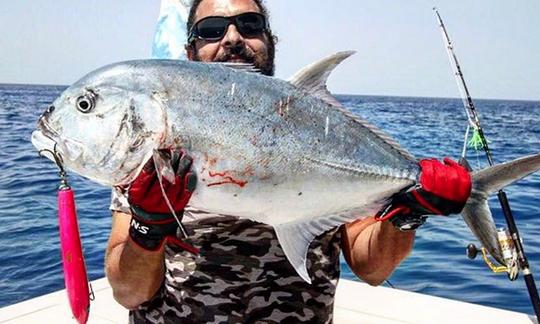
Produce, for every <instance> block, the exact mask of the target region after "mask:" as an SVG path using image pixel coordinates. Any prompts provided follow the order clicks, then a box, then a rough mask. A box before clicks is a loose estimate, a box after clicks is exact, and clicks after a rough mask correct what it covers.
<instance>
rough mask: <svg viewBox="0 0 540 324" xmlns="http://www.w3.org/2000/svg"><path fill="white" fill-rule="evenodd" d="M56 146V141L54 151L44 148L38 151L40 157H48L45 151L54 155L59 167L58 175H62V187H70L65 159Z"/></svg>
mask: <svg viewBox="0 0 540 324" xmlns="http://www.w3.org/2000/svg"><path fill="white" fill-rule="evenodd" d="M56 147H57V143H54V147H53V150H52V151H51V150H49V149H42V150H39V151H38V154H39V156H40V157H46V156H45V155H44V154H43V153H49V154H50V155H51V156H52V157H53V159H54V163H55V164H56V166H57V167H58V169H59V171H58V175H59V176H60V189H63V188H69V186H68V184H67V179H66V170H65V168H64V159H63V158H62V155H60V153H59V152H58V150H57V149H56Z"/></svg>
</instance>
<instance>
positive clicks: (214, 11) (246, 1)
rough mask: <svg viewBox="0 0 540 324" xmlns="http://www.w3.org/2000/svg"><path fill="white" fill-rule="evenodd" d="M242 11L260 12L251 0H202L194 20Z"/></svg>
mask: <svg viewBox="0 0 540 324" xmlns="http://www.w3.org/2000/svg"><path fill="white" fill-rule="evenodd" d="M243 12H260V10H259V7H258V6H257V4H256V3H255V2H254V1H253V0H203V1H202V2H201V4H200V5H199V7H198V8H197V12H196V15H195V21H199V20H201V19H202V18H204V17H208V16H234V15H238V14H241V13H243Z"/></svg>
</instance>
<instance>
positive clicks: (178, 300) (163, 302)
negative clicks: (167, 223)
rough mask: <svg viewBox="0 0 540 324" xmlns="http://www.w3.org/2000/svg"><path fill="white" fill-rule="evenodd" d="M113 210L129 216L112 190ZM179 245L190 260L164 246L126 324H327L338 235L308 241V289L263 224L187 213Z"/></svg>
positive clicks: (332, 233) (336, 275)
mask: <svg viewBox="0 0 540 324" xmlns="http://www.w3.org/2000/svg"><path fill="white" fill-rule="evenodd" d="M111 209H112V210H118V211H123V212H128V213H129V207H128V204H127V199H125V197H124V196H121V195H119V194H118V193H116V192H115V191H113V198H112V203H111ZM184 225H185V227H186V230H187V232H188V235H189V238H187V239H184V241H185V242H187V243H189V244H191V245H193V246H194V247H196V248H198V249H200V255H198V256H195V255H193V254H191V253H189V252H186V251H184V250H182V249H180V248H178V247H176V246H174V245H169V246H166V248H165V266H166V269H165V279H164V282H163V285H162V287H161V289H160V290H159V291H158V293H157V294H156V295H155V296H154V297H153V298H152V299H151V300H150V301H148V302H146V303H144V304H142V305H141V306H140V307H139V308H138V309H137V310H134V311H131V312H130V323H299V322H304V323H331V322H332V313H333V306H334V305H333V303H334V294H335V290H336V285H337V282H338V279H339V253H340V231H339V230H338V229H337V228H336V229H333V230H331V231H329V232H327V233H324V234H322V235H320V236H319V237H317V238H316V239H315V240H314V241H313V242H312V244H311V246H310V249H309V252H308V258H307V268H308V271H309V273H310V276H311V279H312V284H308V283H306V282H305V281H304V280H303V279H302V278H300V277H299V276H298V275H297V274H296V271H295V270H294V268H293V267H292V266H291V265H290V263H289V262H288V261H287V259H286V258H285V255H284V254H283V250H282V249H281V247H280V245H279V243H278V240H277V238H276V233H275V232H274V230H273V228H272V227H271V226H269V225H266V224H261V223H257V222H253V221H250V220H246V219H239V218H237V217H233V216H225V215H217V214H210V213H205V212H203V211H199V210H194V209H190V208H188V209H186V212H185V215H184Z"/></svg>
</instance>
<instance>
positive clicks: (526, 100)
mask: <svg viewBox="0 0 540 324" xmlns="http://www.w3.org/2000/svg"><path fill="white" fill-rule="evenodd" d="M0 86H34V87H38V86H47V87H66V88H67V87H69V85H65V84H49V83H4V82H0ZM332 95H334V96H357V97H391V98H425V99H451V100H463V99H462V98H461V97H440V96H412V95H400V94H389V95H374V94H357V93H332ZM473 100H491V101H525V102H540V98H536V99H514V98H480V97H477V98H473Z"/></svg>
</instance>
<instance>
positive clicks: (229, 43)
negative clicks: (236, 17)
mask: <svg viewBox="0 0 540 324" xmlns="http://www.w3.org/2000/svg"><path fill="white" fill-rule="evenodd" d="M242 43H244V37H243V36H242V34H240V33H239V32H238V29H237V28H236V26H235V25H234V24H230V25H229V27H227V32H226V34H225V36H224V37H223V45H224V46H225V47H235V46H238V45H239V44H242Z"/></svg>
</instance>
